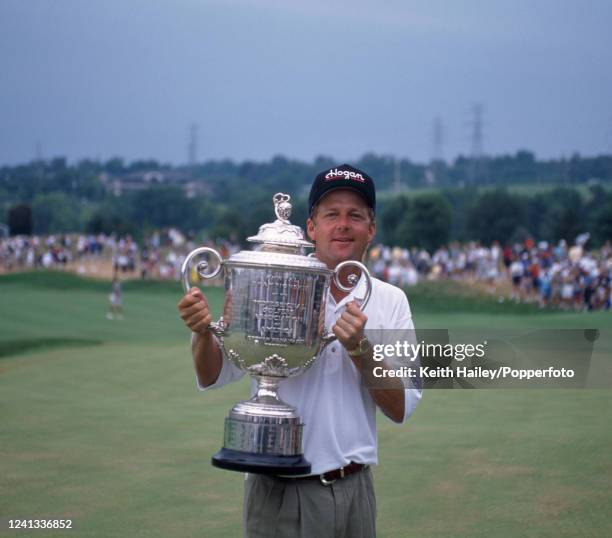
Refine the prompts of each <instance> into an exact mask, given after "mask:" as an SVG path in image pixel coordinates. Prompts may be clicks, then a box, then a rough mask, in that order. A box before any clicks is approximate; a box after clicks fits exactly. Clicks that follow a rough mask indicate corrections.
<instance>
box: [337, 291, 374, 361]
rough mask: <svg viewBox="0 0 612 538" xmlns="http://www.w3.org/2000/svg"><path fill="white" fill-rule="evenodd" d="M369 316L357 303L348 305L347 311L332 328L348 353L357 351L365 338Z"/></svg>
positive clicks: (353, 302)
mask: <svg viewBox="0 0 612 538" xmlns="http://www.w3.org/2000/svg"><path fill="white" fill-rule="evenodd" d="M367 321H368V318H367V316H366V315H365V314H364V313H363V312H362V311H361V308H359V305H358V304H357V302H355V301H351V302H350V303H348V304H347V305H346V309H345V310H344V312H343V313H342V315H341V316H340V317H339V318H338V320H337V321H336V324H335V325H334V326H333V327H332V332H333V333H334V334H335V335H336V336H337V337H338V340H339V342H340V343H341V344H342V345H343V346H344V348H345V349H346V350H347V351H351V350H353V349H355V348H356V347H357V346H358V345H359V342H361V339H362V338H363V337H364V332H363V331H364V328H365V324H366V322H367Z"/></svg>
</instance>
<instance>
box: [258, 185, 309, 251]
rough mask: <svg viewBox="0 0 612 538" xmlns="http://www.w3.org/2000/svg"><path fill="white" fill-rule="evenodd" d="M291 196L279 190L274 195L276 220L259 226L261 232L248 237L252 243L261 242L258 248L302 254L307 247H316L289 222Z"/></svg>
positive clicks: (301, 231) (300, 230)
mask: <svg viewBox="0 0 612 538" xmlns="http://www.w3.org/2000/svg"><path fill="white" fill-rule="evenodd" d="M289 200H291V196H289V195H288V194H284V193H282V192H277V193H276V194H275V195H274V196H273V197H272V201H273V202H274V212H275V213H276V220H275V221H274V222H269V223H267V224H263V225H262V226H260V227H259V233H258V234H257V235H253V236H251V237H248V238H247V241H249V242H251V243H259V244H260V245H261V246H260V247H259V248H258V249H257V250H260V251H265V252H284V253H288V254H301V253H303V250H304V249H305V248H314V244H313V243H311V242H310V241H308V240H307V239H305V238H304V231H303V230H302V228H300V227H299V226H295V225H293V224H291V223H290V222H289V217H290V216H291V209H292V205H291V204H290V203H289Z"/></svg>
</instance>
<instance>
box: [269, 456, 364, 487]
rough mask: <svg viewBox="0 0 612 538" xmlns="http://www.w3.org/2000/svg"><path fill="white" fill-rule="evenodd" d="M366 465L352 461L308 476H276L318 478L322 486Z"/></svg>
mask: <svg viewBox="0 0 612 538" xmlns="http://www.w3.org/2000/svg"><path fill="white" fill-rule="evenodd" d="M367 468H368V465H364V464H363V463H355V462H354V461H352V462H351V463H349V464H348V465H345V466H344V467H340V468H339V469H334V470H333V471H327V472H326V473H323V474H313V475H310V476H295V477H293V476H277V477H276V478H278V479H280V480H287V481H294V480H318V481H320V482H321V484H323V485H324V486H331V485H332V484H333V483H334V482H335V481H336V480H340V479H341V478H345V477H347V476H349V475H351V474H355V473H358V472H359V471H363V470H364V469H367Z"/></svg>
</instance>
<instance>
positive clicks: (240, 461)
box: [212, 448, 311, 476]
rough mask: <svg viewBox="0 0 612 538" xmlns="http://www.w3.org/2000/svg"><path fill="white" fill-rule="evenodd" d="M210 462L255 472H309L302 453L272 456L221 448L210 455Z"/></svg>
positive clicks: (234, 469)
mask: <svg viewBox="0 0 612 538" xmlns="http://www.w3.org/2000/svg"><path fill="white" fill-rule="evenodd" d="M212 464H213V465H214V466H215V467H220V468H221V469H227V470H229V471H239V472H242V473H255V474H280V475H287V476H294V475H307V474H310V469H311V467H310V463H308V461H306V459H304V456H303V454H298V455H297V456H274V455H271V454H252V453H250V452H240V451H239V450H231V449H229V448H222V449H221V450H219V452H217V453H216V454H215V455H214V456H213V457H212Z"/></svg>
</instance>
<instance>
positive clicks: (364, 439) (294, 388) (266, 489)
mask: <svg viewBox="0 0 612 538" xmlns="http://www.w3.org/2000/svg"><path fill="white" fill-rule="evenodd" d="M375 210H376V193H375V188H374V182H373V181H372V178H371V177H370V176H369V175H367V174H366V173H365V172H363V171H361V170H358V169H357V168H353V167H352V166H350V165H348V164H343V165H341V166H336V167H333V168H331V169H328V170H324V171H323V172H321V173H320V174H318V175H317V176H316V178H315V179H314V182H313V184H312V188H311V191H310V197H309V215H310V216H309V217H308V220H307V223H306V225H307V233H308V236H309V238H310V239H311V240H312V241H313V242H314V243H315V254H316V257H317V258H318V259H319V260H321V261H322V262H324V263H325V264H326V265H327V267H328V268H329V269H334V268H335V267H336V266H337V265H338V264H339V263H340V262H342V261H345V260H357V261H361V260H362V259H363V257H364V254H365V251H366V249H367V248H368V245H369V244H370V243H371V242H372V239H373V238H374V233H375V231H376V223H375V219H374V217H375ZM365 292H366V285H365V279H364V278H363V277H362V278H361V279H360V280H359V281H358V283H357V285H356V286H355V288H354V289H353V290H352V291H351V292H350V293H347V292H344V291H342V290H340V289H338V288H337V287H336V286H335V284H334V283H333V280H332V284H331V289H330V293H329V294H328V299H327V304H326V306H325V322H326V329H327V330H331V331H332V332H333V333H334V334H335V335H336V336H337V338H338V340H337V341H336V342H333V343H332V344H330V345H328V346H326V347H325V348H324V349H323V350H322V351H321V353H320V355H319V357H318V360H317V361H316V362H315V363H314V365H313V366H312V367H311V368H309V369H308V370H306V371H305V372H304V373H303V374H301V375H299V376H297V377H294V378H290V379H287V380H285V381H283V383H281V385H280V388H279V392H278V395H279V397H280V398H281V399H282V400H284V401H285V402H287V403H288V404H290V405H292V406H294V407H295V408H296V409H297V411H298V413H299V415H300V416H301V417H302V419H303V422H304V437H303V442H304V456H305V458H306V459H307V460H308V461H310V462H311V464H312V475H309V476H305V477H283V476H268V475H259V474H248V475H247V477H246V482H245V496H244V529H245V536H247V537H248V538H255V537H262V538H269V537H270V536H275V537H287V538H313V537H316V538H339V537H345V538H366V537H368V538H371V537H374V536H375V535H376V497H375V494H374V484H373V480H372V472H371V466H372V465H376V464H377V463H378V457H377V438H376V408H377V407H378V408H379V409H380V410H381V411H382V412H383V413H384V414H385V415H386V416H387V417H388V418H389V419H391V420H392V421H394V422H396V423H402V422H404V421H405V420H406V419H407V418H408V417H409V416H410V415H411V414H412V412H413V411H414V409H415V407H416V405H417V404H418V402H419V400H420V398H421V391H420V390H418V389H416V388H410V387H408V388H406V387H405V385H404V384H403V383H402V382H401V380H399V379H397V378H387V379H386V380H385V381H384V382H383V384H381V383H378V384H376V385H373V384H372V383H371V379H366V378H368V377H371V374H372V371H373V369H374V368H375V367H376V366H380V365H381V363H380V362H375V361H374V360H373V349H372V345H373V344H375V342H370V341H368V338H367V337H366V336H365V332H364V331H365V329H366V327H367V328H368V329H389V330H391V329H395V330H400V329H401V330H410V329H414V326H413V323H412V318H411V312H410V307H409V305H408V301H407V299H406V296H405V294H404V292H403V291H402V290H400V289H399V288H396V287H394V286H391V285H390V284H387V283H384V282H382V281H380V280H377V279H372V295H371V299H370V301H369V303H368V304H367V306H366V308H365V310H364V311H362V310H361V308H360V304H361V301H362V300H363V298H364V296H365ZM178 308H179V312H180V316H181V318H182V319H183V321H184V322H185V324H186V325H187V327H189V328H190V329H191V330H192V333H193V337H192V354H193V360H194V364H195V370H196V376H197V381H198V385H199V387H200V389H201V390H209V389H212V388H216V387H220V386H222V385H225V384H226V383H229V382H231V381H234V380H236V379H238V378H239V377H241V376H242V375H243V372H242V371H241V370H239V369H238V368H236V367H235V366H233V365H232V364H231V363H230V362H229V361H228V360H227V359H224V358H223V356H222V353H221V351H220V349H219V346H218V343H217V340H216V338H215V337H214V336H213V335H212V334H211V333H210V332H209V331H207V328H208V326H209V324H210V323H211V321H212V317H211V314H210V311H209V309H208V303H207V302H206V298H205V297H204V295H203V294H202V293H201V291H200V290H198V289H197V288H192V289H191V290H190V292H189V293H187V294H186V295H185V296H184V297H183V298H182V299H181V301H180V302H179V304H178ZM372 387H376V388H372Z"/></svg>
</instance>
